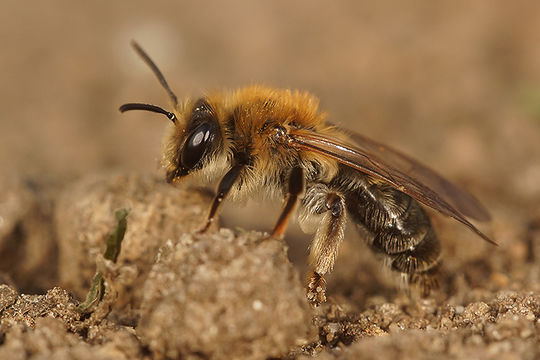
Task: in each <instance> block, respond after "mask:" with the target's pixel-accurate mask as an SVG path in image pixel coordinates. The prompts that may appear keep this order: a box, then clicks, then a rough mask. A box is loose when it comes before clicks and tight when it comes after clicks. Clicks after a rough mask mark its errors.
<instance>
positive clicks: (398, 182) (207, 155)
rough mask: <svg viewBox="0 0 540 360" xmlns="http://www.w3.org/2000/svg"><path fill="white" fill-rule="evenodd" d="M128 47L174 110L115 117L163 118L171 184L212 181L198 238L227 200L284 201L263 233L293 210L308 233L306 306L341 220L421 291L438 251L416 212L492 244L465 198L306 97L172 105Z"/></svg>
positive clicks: (480, 215)
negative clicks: (444, 219)
mask: <svg viewBox="0 0 540 360" xmlns="http://www.w3.org/2000/svg"><path fill="white" fill-rule="evenodd" d="M133 47H134V48H135V50H136V52H137V53H138V54H139V55H140V56H141V58H142V59H143V60H144V62H145V63H146V64H147V65H148V66H149V67H150V68H151V69H152V71H153V73H154V74H155V75H156V76H157V78H158V80H159V82H160V83H161V85H162V86H163V88H164V89H165V90H166V91H167V93H168V95H169V98H170V100H171V102H172V110H171V111H167V110H164V109H162V108H160V107H158V106H155V105H149V104H143V103H128V104H125V105H122V106H121V107H120V111H121V112H125V111H129V110H146V111H151V112H156V113H160V114H163V115H165V116H166V117H167V118H168V119H169V120H170V121H171V126H170V129H169V131H168V134H167V135H166V136H165V140H164V150H163V154H162V159H161V161H162V164H163V167H164V168H165V170H166V178H167V181H168V182H169V183H176V182H179V181H182V180H183V179H184V178H192V179H197V181H204V182H205V183H216V182H217V181H218V180H219V185H218V187H217V194H216V195H215V197H214V200H213V202H212V204H211V206H210V209H209V212H208V217H207V220H206V223H205V224H204V226H203V227H202V230H201V231H206V230H207V229H208V228H209V226H210V225H211V223H212V221H213V220H214V217H215V215H216V212H217V211H218V208H219V206H220V204H221V203H222V202H223V200H224V199H225V198H230V199H233V200H236V199H241V198H246V197H250V196H253V195H255V194H257V193H260V192H264V193H266V194H269V195H270V196H271V197H278V198H282V199H284V205H283V208H282V211H281V214H280V216H279V218H278V220H277V222H276V225H275V227H274V229H273V231H272V233H271V235H270V238H274V239H281V238H283V236H284V233H285V230H286V228H287V224H288V222H289V219H290V218H291V215H292V214H293V211H294V209H295V207H296V205H297V203H298V205H299V220H300V226H301V227H302V229H303V230H304V231H306V232H314V233H315V236H314V239H313V243H312V245H311V248H310V255H309V262H310V265H311V266H312V268H313V272H312V274H311V277H310V279H309V281H308V284H307V298H308V300H309V302H310V303H311V304H312V305H314V306H317V305H318V304H320V303H322V302H324V301H325V300H326V295H325V292H326V290H325V280H324V278H323V277H324V275H325V274H327V273H328V272H329V271H331V270H332V268H333V266H334V263H335V260H336V257H337V254H338V250H339V247H340V244H341V242H342V241H343V237H344V229H345V224H346V222H347V218H349V219H350V220H352V222H353V223H354V225H356V227H357V228H358V230H359V232H360V233H361V235H362V237H364V238H365V240H366V242H367V244H368V245H369V247H370V248H371V249H372V250H373V251H374V252H376V253H379V254H382V255H384V257H385V258H386V261H387V262H388V264H389V265H390V267H391V269H392V270H394V271H396V272H398V273H399V274H401V277H402V279H404V280H405V281H407V282H410V283H417V284H418V285H419V288H420V289H421V291H422V292H424V293H428V292H429V290H430V289H431V288H432V286H433V285H434V282H433V278H434V277H433V275H434V274H435V273H436V271H437V269H438V267H439V264H440V252H441V247H440V244H439V241H438V239H437V235H436V234H435V231H434V229H433V226H432V225H431V221H430V218H429V217H428V215H427V214H426V211H425V210H424V208H423V207H422V205H425V206H428V207H430V208H432V209H435V210H437V211H439V212H440V213H442V214H444V215H447V216H450V217H452V218H454V219H456V220H457V221H459V222H461V223H462V224H464V225H465V226H467V227H468V228H470V229H471V230H472V231H474V232H475V233H476V234H477V235H479V236H480V237H481V238H483V239H484V240H486V241H488V242H490V243H493V244H495V243H494V242H493V241H492V240H491V239H490V238H489V237H488V236H486V235H485V234H483V233H482V232H481V231H480V230H478V229H477V228H476V227H475V226H474V225H473V224H472V223H471V222H469V220H467V217H469V218H473V219H476V220H479V221H486V220H489V219H490V215H489V213H488V211H487V210H486V209H485V208H484V207H483V206H482V205H481V204H480V203H479V202H478V201H477V200H476V199H475V198H474V197H473V196H472V195H470V194H469V193H467V192H465V191H463V190H461V189H459V188H458V187H456V186H455V185H453V184H452V183H450V182H449V181H448V180H446V179H444V178H443V177H441V176H440V175H438V174H437V173H436V172H434V171H433V170H431V169H429V168H427V167H426V166H424V165H422V164H420V163H419V162H418V161H416V160H414V159H411V158H410V157H408V156H406V155H403V154H401V153H400V152H398V151H396V150H394V149H392V148H391V147H388V146H386V145H383V144H380V143H378V142H375V141H373V140H370V139H368V138H366V137H364V136H362V135H359V134H354V133H351V132H349V131H345V130H343V129H340V128H339V127H337V126H335V125H333V124H331V123H329V122H327V121H326V120H325V114H324V113H322V112H320V111H319V109H318V100H317V98H316V97H314V96H312V95H311V94H309V93H306V92H299V91H291V90H280V89H273V88H269V87H265V86H249V87H244V88H241V89H239V90H236V91H216V92H213V93H209V94H208V95H207V96H204V97H201V98H200V99H198V100H191V99H186V100H185V101H183V102H179V101H178V99H177V97H176V95H175V94H174V93H173V91H172V90H171V88H170V87H169V85H168V84H167V81H166V80H165V78H164V77H163V75H162V73H161V72H160V70H159V69H158V68H157V66H156V65H155V64H154V62H153V61H152V60H151V59H150V57H149V56H148V55H147V54H146V53H145V52H144V50H143V49H142V48H141V47H140V46H139V45H138V44H137V43H135V42H133Z"/></svg>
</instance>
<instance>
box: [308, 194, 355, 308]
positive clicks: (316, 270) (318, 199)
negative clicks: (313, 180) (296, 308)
mask: <svg viewBox="0 0 540 360" xmlns="http://www.w3.org/2000/svg"><path fill="white" fill-rule="evenodd" d="M302 205H303V213H302V214H301V217H300V219H301V221H302V222H304V223H306V222H309V221H310V220H314V219H315V220H316V221H317V224H316V232H315V238H314V239H313V242H312V244H311V249H310V254H309V263H310V265H311V266H312V268H313V273H312V274H311V277H310V279H309V282H308V284H307V298H308V301H309V302H310V303H311V304H312V305H313V306H318V305H320V304H321V303H323V302H325V301H326V283H325V280H324V275H325V274H326V273H328V272H330V271H331V270H332V268H333V267H334V263H335V261H336V257H337V254H338V250H339V246H340V245H341V242H342V240H343V236H344V231H345V219H346V212H345V200H344V199H343V197H342V196H341V195H340V194H338V193H337V192H334V191H331V190H330V189H329V188H328V187H327V186H326V185H323V184H316V185H314V186H312V187H310V188H309V189H308V190H307V192H306V196H305V197H304V199H303V201H302Z"/></svg>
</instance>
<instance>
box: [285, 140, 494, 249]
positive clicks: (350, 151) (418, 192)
mask: <svg viewBox="0 0 540 360" xmlns="http://www.w3.org/2000/svg"><path fill="white" fill-rule="evenodd" d="M289 137H290V139H289V145H290V146H292V147H295V148H297V149H304V150H309V151H313V152H316V153H319V154H322V155H325V156H327V157H329V158H332V159H334V160H337V161H338V162H339V163H341V164H344V165H346V166H349V167H351V168H353V169H355V170H358V171H361V172H363V173H366V174H368V175H370V176H372V177H374V178H376V179H379V180H381V181H383V182H385V183H387V184H389V185H390V186H392V187H393V188H395V189H397V190H399V191H401V192H403V193H405V194H407V195H409V196H410V197H412V198H413V199H415V200H417V201H418V202H420V203H422V204H424V205H427V206H429V207H431V208H433V209H435V210H437V211H439V212H441V213H442V214H444V215H447V216H450V217H452V218H454V219H456V220H457V221H459V222H461V223H462V224H464V225H466V226H467V227H469V228H470V229H471V230H472V231H474V232H475V233H476V234H478V235H479V236H480V237H482V238H483V239H484V240H486V241H488V242H490V243H492V244H494V245H496V243H495V242H494V241H493V240H491V239H490V238H489V237H488V236H487V235H485V234H484V233H482V232H481V231H480V230H478V229H477V228H476V227H475V226H474V225H473V224H472V223H470V222H469V221H468V220H467V218H466V216H468V217H471V218H474V219H476V220H489V219H490V215H489V213H488V211H487V210H486V209H485V208H484V207H483V206H482V205H481V204H480V203H479V202H478V200H476V199H475V198H474V197H473V196H472V195H471V194H469V193H467V192H465V191H464V190H461V189H460V188H458V187H457V186H455V185H454V184H452V183H451V182H449V181H448V180H446V179H444V178H443V177H442V176H440V175H439V174H437V173H436V172H435V171H433V170H431V169H429V168H428V167H426V166H425V165H422V164H420V163H419V162H418V161H416V160H414V159H411V158H410V157H408V156H406V155H403V154H401V153H400V152H398V151H396V150H394V149H392V148H389V147H388V146H385V145H382V144H380V143H377V142H375V141H373V140H370V139H368V138H366V137H365V136H362V135H359V134H352V135H351V139H352V140H353V141H354V142H355V144H354V145H353V144H348V143H345V142H344V141H343V140H339V139H336V138H333V137H331V136H326V135H321V134H319V133H315V132H313V131H310V130H305V129H294V130H291V131H290V132H289Z"/></svg>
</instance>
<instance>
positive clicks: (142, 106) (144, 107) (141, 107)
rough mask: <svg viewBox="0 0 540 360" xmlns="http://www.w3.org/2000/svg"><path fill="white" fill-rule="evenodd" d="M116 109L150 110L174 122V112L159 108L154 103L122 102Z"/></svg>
mask: <svg viewBox="0 0 540 360" xmlns="http://www.w3.org/2000/svg"><path fill="white" fill-rule="evenodd" d="M118 110H120V112H126V111H130V110H145V111H151V112H155V113H158V114H163V115H165V116H166V117H168V118H169V120H171V121H172V122H173V124H175V123H176V115H174V113H172V112H168V111H167V110H164V109H162V108H160V107H159V106H156V105H150V104H140V103H129V104H124V105H122V106H120V108H119V109H118Z"/></svg>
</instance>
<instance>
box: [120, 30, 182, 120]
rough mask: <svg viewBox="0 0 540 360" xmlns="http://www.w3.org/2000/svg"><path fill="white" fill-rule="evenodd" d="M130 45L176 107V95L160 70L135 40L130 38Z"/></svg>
mask: <svg viewBox="0 0 540 360" xmlns="http://www.w3.org/2000/svg"><path fill="white" fill-rule="evenodd" d="M131 46H133V48H134V49H135V51H136V52H137V54H139V56H140V57H141V58H142V59H143V61H144V62H145V63H146V65H148V66H149V67H150V69H151V70H152V72H153V73H154V75H156V77H157V78H158V80H159V82H160V83H161V86H163V88H164V89H165V90H166V91H167V93H168V94H169V97H170V98H171V101H172V103H173V105H174V108H175V109H176V108H177V107H178V98H177V97H176V95H175V94H174V92H173V91H172V90H171V88H170V87H169V84H168V83H167V80H165V77H164V76H163V74H162V73H161V71H160V70H159V69H158V67H157V66H156V64H155V63H154V62H153V61H152V59H151V58H150V56H148V54H147V53H146V52H145V51H144V50H143V48H142V47H141V46H140V45H139V44H137V42H136V41H135V40H131ZM126 105H127V104H126ZM152 106H153V105H152ZM129 110H132V109H129ZM145 110H148V109H145ZM154 110H155V109H154ZM120 111H122V110H121V109H120ZM150 111H153V110H150ZM156 112H159V111H156ZM171 120H172V119H171ZM173 122H174V121H173Z"/></svg>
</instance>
